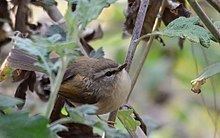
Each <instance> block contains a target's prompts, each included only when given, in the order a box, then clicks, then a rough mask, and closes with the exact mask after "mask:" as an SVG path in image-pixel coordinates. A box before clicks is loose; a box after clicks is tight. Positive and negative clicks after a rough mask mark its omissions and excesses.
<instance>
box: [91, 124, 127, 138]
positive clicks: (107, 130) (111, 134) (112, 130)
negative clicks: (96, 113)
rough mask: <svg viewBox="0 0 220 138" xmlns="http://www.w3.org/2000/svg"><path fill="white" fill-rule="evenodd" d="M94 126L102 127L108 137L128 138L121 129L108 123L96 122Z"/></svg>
mask: <svg viewBox="0 0 220 138" xmlns="http://www.w3.org/2000/svg"><path fill="white" fill-rule="evenodd" d="M93 127H96V128H98V129H101V130H103V131H104V132H105V134H104V135H105V137H106V138H127V137H128V136H126V134H124V133H122V132H121V131H120V130H117V129H115V128H111V127H109V126H108V125H107V124H106V123H103V122H96V123H95V124H94V125H93Z"/></svg>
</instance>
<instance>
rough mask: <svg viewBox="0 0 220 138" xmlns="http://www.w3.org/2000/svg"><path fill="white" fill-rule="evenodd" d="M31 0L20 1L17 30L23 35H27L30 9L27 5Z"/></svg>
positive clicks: (16, 21)
mask: <svg viewBox="0 0 220 138" xmlns="http://www.w3.org/2000/svg"><path fill="white" fill-rule="evenodd" d="M29 2H30V0H20V1H19V3H18V9H17V13H16V17H15V30H16V31H20V32H21V33H27V28H26V22H27V20H28V10H29V9H28V7H27V4H28V3H29Z"/></svg>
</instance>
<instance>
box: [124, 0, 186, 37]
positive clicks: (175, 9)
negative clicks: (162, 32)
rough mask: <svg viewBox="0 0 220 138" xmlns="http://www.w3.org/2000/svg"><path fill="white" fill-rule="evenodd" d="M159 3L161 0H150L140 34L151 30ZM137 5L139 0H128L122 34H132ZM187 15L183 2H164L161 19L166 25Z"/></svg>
mask: <svg viewBox="0 0 220 138" xmlns="http://www.w3.org/2000/svg"><path fill="white" fill-rule="evenodd" d="M161 3H162V0H150V3H149V6H148V10H147V13H146V17H145V20H144V25H143V29H142V33H141V35H144V34H147V33H150V32H151V31H152V28H153V25H154V22H155V19H156V17H157V14H158V11H159V8H160V6H161ZM139 6H140V0H128V6H127V10H126V13H125V17H126V21H125V23H124V33H123V34H132V31H133V28H134V25H135V20H136V17H137V13H138V10H139ZM189 15H190V13H189V11H188V10H187V9H186V8H185V7H184V6H183V4H181V3H178V2H172V1H169V2H168V3H167V4H166V8H165V11H164V14H163V16H162V20H163V21H164V23H165V24H166V25H167V24H168V23H170V22H171V21H173V20H174V19H176V18H178V17H180V16H185V17H189Z"/></svg>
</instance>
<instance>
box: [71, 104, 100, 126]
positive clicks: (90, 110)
mask: <svg viewBox="0 0 220 138" xmlns="http://www.w3.org/2000/svg"><path fill="white" fill-rule="evenodd" d="M96 110H97V107H95V106H92V105H82V106H79V107H76V108H68V107H67V112H68V113H69V115H70V117H71V118H72V119H73V121H74V122H75V123H80V124H85V125H91V124H92V123H93V121H92V120H87V119H85V118H86V116H87V115H88V114H95V112H96Z"/></svg>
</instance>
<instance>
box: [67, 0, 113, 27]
mask: <svg viewBox="0 0 220 138" xmlns="http://www.w3.org/2000/svg"><path fill="white" fill-rule="evenodd" d="M70 1H71V0H70ZM75 1H76V0H74V1H72V2H75ZM115 1H116V0H79V1H77V6H76V10H75V11H74V13H73V14H74V16H75V19H76V21H77V22H78V25H79V26H81V27H82V28H85V27H86V25H87V24H88V23H89V22H90V21H92V20H93V19H96V18H97V17H98V16H99V14H100V13H101V11H102V10H103V8H105V7H107V6H109V5H110V4H112V3H114V2H115Z"/></svg>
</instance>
